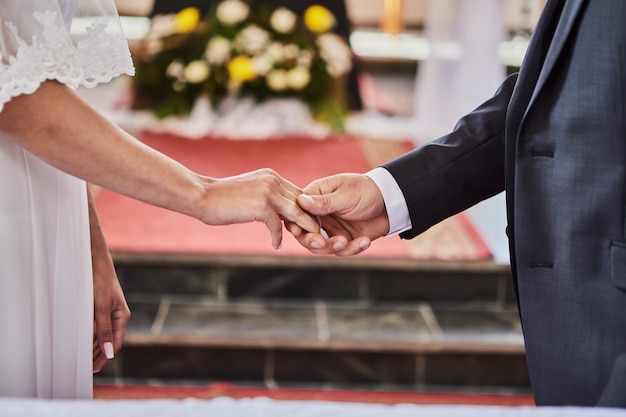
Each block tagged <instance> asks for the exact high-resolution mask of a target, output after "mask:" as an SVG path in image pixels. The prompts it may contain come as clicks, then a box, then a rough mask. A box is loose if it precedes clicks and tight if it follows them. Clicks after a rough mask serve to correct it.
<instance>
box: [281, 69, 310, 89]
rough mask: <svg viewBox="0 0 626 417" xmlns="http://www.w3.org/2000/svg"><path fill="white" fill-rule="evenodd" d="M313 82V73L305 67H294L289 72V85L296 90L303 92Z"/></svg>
mask: <svg viewBox="0 0 626 417" xmlns="http://www.w3.org/2000/svg"><path fill="white" fill-rule="evenodd" d="M310 81H311V73H310V72H309V70H308V69H307V68H305V67H294V68H292V69H290V70H289V71H287V85H289V87H290V88H292V89H294V90H302V89H303V88H304V87H306V86H307V85H308V84H309V82H310Z"/></svg>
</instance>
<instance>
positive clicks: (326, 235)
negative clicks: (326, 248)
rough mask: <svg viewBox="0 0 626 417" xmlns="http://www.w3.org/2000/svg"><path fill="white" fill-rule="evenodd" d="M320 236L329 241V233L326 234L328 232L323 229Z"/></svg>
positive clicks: (321, 228)
mask: <svg viewBox="0 0 626 417" xmlns="http://www.w3.org/2000/svg"><path fill="white" fill-rule="evenodd" d="M320 234H321V235H322V236H324V239H328V238H329V236H328V233H326V230H324V228H323V227H320Z"/></svg>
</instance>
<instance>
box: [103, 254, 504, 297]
mask: <svg viewBox="0 0 626 417" xmlns="http://www.w3.org/2000/svg"><path fill="white" fill-rule="evenodd" d="M115 263H116V268H117V271H118V275H119V277H120V280H121V281H122V284H123V286H124V288H125V291H126V292H127V293H129V294H134V293H137V294H169V295H205V296H208V297H212V298H214V299H216V300H219V301H229V300H239V299H248V298H252V299H258V298H262V299H291V300H302V299H304V300H329V301H331V300H335V301H339V300H359V301H363V302H386V301H392V302H396V301H410V302H414V301H418V302H483V303H487V304H490V303H491V304H494V305H495V306H498V307H510V306H514V304H515V296H514V292H513V285H512V281H511V275H510V271H509V268H508V266H505V265H497V264H493V263H491V262H415V261H413V260H404V259H372V258H336V257H328V258H317V257H313V258H292V257H288V258H281V257H262V256H260V257H245V256H193V255H186V256H182V255H176V256H167V255H159V256H157V255H151V256H148V255H135V256H132V255H125V256H121V255H118V256H116V260H115Z"/></svg>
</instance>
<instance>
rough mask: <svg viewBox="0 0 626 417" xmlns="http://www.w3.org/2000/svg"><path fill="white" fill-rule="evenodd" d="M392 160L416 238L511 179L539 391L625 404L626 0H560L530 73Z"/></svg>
mask: <svg viewBox="0 0 626 417" xmlns="http://www.w3.org/2000/svg"><path fill="white" fill-rule="evenodd" d="M555 29H556V30H555ZM450 99H454V98H453V97H450ZM384 167H385V168H387V169H388V170H389V171H390V172H391V174H392V175H393V176H394V177H395V178H396V180H397V181H398V184H399V185H400V187H401V188H402V190H403V192H404V195H405V198H406V201H407V204H408V207H409V211H410V215H411V220H412V225H413V228H412V230H411V231H409V232H407V233H405V234H403V235H402V236H403V237H405V238H411V237H413V236H415V235H417V234H419V233H421V232H423V231H424V230H426V229H427V228H429V227H430V226H432V225H433V224H435V223H437V222H439V221H440V220H442V219H444V218H445V217H448V216H450V215H452V214H454V213H457V212H459V211H461V210H464V209H465V208H467V207H469V206H471V205H473V204H475V203H477V202H479V201H481V200H483V199H485V198H488V197H490V196H492V195H495V194H497V193H499V192H500V191H502V190H506V195H507V198H506V199H507V214H508V227H507V233H508V236H509V242H510V251H511V260H512V261H511V263H512V265H511V266H512V270H513V277H514V280H515V285H516V290H517V297H518V305H519V308H520V316H521V320H522V326H523V330H524V338H525V343H526V353H527V362H528V368H529V374H530V379H531V384H532V388H533V392H534V395H535V400H536V402H537V404H539V405H565V404H574V405H589V406H591V405H596V404H598V401H600V399H601V398H602V402H601V403H600V405H612V406H623V407H626V365H625V364H624V362H625V359H624V358H622V360H621V362H620V361H618V357H620V355H621V354H623V353H625V352H626V1H624V0H564V1H560V0H549V1H548V3H547V5H546V8H545V10H544V13H543V15H542V17H541V19H540V20H539V22H538V25H537V28H536V30H535V32H534V34H533V37H532V39H531V43H530V46H529V49H528V51H527V54H526V57H525V60H524V62H523V64H522V67H521V69H520V72H519V74H514V75H512V76H510V77H509V78H507V79H506V80H505V82H504V83H503V84H502V85H501V87H500V89H499V91H498V92H497V93H496V95H495V96H494V97H493V98H492V99H490V100H488V101H487V102H485V103H484V104H482V105H481V106H480V107H478V108H477V109H476V110H475V111H474V112H472V113H470V114H469V115H467V116H465V117H464V118H463V119H461V120H460V121H459V123H458V124H457V126H456V127H455V128H454V131H453V132H452V133H450V134H449V135H446V136H444V137H442V138H440V139H438V140H436V141H435V142H433V143H431V144H428V145H425V146H423V147H421V148H419V149H417V150H415V151H413V152H411V153H408V154H406V155H404V156H402V157H400V158H398V159H396V160H394V161H391V162H389V163H387V164H385V165H384ZM620 363H621V365H620ZM609 381H611V382H610V383H609Z"/></svg>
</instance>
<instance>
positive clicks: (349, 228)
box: [287, 174, 389, 256]
mask: <svg viewBox="0 0 626 417" xmlns="http://www.w3.org/2000/svg"><path fill="white" fill-rule="evenodd" d="M302 191H303V193H302V194H300V195H299V196H298V200H297V201H298V204H299V205H300V207H302V209H303V210H305V211H306V212H308V213H310V214H312V215H314V216H317V217H318V218H319V220H320V223H321V227H322V229H323V232H325V233H326V234H327V236H328V238H326V236H324V235H323V233H306V232H303V231H302V230H298V229H297V228H294V227H293V225H287V227H288V228H289V230H290V231H291V232H292V233H293V234H294V236H295V237H296V239H297V240H298V242H300V244H301V245H302V246H304V247H305V248H307V249H308V250H309V251H310V252H312V253H316V254H335V255H337V256H350V255H356V254H358V253H360V252H363V251H364V250H365V249H367V248H368V247H369V246H370V243H371V241H372V240H374V239H377V238H379V237H381V236H384V235H385V234H387V233H388V231H389V220H388V218H387V212H386V210H385V203H384V200H383V196H382V194H381V192H380V190H379V189H378V187H377V186H376V184H375V183H374V182H373V181H372V180H371V179H370V178H369V177H367V176H365V175H361V174H337V175H332V176H329V177H326V178H322V179H319V180H316V181H313V182H312V183H311V184H309V185H308V186H306V187H305V188H304V189H303V190H302Z"/></svg>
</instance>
